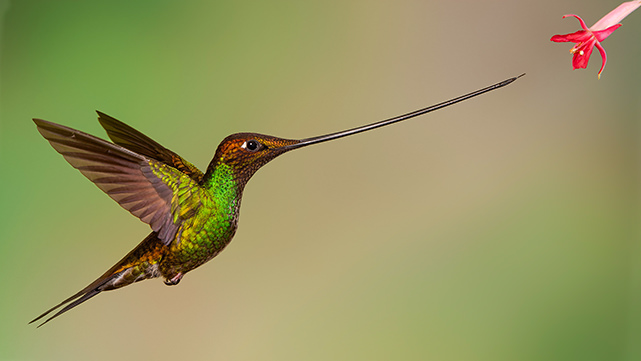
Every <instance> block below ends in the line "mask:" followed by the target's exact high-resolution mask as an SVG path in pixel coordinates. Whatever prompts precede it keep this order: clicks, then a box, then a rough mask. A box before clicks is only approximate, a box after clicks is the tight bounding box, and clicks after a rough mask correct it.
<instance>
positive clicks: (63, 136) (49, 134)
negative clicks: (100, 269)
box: [34, 119, 199, 245]
mask: <svg viewBox="0 0 641 361" xmlns="http://www.w3.org/2000/svg"><path fill="white" fill-rule="evenodd" d="M34 122H35V123H36V125H37V126H38V131H39V132H40V134H42V136H43V137H45V139H47V140H48V141H49V143H51V145H52V146H53V148H54V149H55V150H56V151H57V152H58V153H60V154H62V156H63V157H64V158H65V159H66V160H67V162H69V164H71V165H72V166H73V167H74V168H76V169H78V170H79V171H80V172H81V173H82V174H83V175H84V176H85V177H87V178H88V179H89V180H91V181H92V182H93V183H94V184H96V185H97V186H98V188H100V189H101V190H102V191H104V192H105V193H107V195H109V197H111V198H112V199H113V200H115V201H116V202H118V204H120V205H121V206H122V207H123V208H125V209H126V210H128V211H129V212H130V213H131V214H133V215H134V216H136V217H138V218H140V220H141V221H143V222H145V223H147V224H149V225H150V226H151V228H152V229H153V230H154V231H155V232H158V238H160V240H162V242H163V244H165V245H169V244H170V243H171V242H172V241H173V240H174V238H175V236H176V232H177V231H178V229H179V228H180V225H181V224H182V221H183V220H184V219H185V217H178V216H176V215H175V214H174V213H176V212H180V209H181V204H173V205H172V202H176V201H175V199H176V197H175V196H174V193H175V192H177V191H178V190H180V189H182V188H184V187H196V188H199V186H198V185H197V184H196V182H195V181H194V180H193V179H191V178H189V177H188V176H187V175H185V174H184V173H182V172H180V171H179V170H177V169H175V168H172V167H170V166H169V165H166V164H164V163H161V162H159V161H156V160H153V159H149V158H148V157H145V156H143V155H140V154H138V153H136V152H134V151H132V150H129V149H126V148H124V147H121V146H119V145H116V144H112V143H109V142H107V141H105V140H102V139H100V138H97V137H94V136H93V135H90V134H87V133H84V132H81V131H78V130H75V129H73V128H69V127H65V126H63V125H59V124H56V123H52V122H48V121H46V120H41V119H34ZM183 201H184V202H185V203H186V204H187V205H188V206H189V207H190V208H197V207H198V199H188V200H183Z"/></svg>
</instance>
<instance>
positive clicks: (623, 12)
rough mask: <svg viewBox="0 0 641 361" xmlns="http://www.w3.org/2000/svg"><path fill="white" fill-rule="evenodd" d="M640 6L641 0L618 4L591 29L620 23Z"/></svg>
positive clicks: (599, 28) (602, 28)
mask: <svg viewBox="0 0 641 361" xmlns="http://www.w3.org/2000/svg"><path fill="white" fill-rule="evenodd" d="M639 6H641V0H637V1H628V2H624V3H623V4H621V5H619V6H617V8H616V9H614V10H612V11H610V12H609V13H607V14H606V15H605V16H604V17H602V18H601V20H599V21H597V22H596V23H595V24H594V25H592V27H591V28H590V30H592V31H599V30H604V29H607V28H609V27H610V26H612V25H614V24H618V23H620V22H621V20H623V19H624V18H625V17H626V16H628V15H630V13H631V12H633V11H634V10H636V9H637V8H638V7H639Z"/></svg>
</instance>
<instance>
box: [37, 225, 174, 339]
mask: <svg viewBox="0 0 641 361" xmlns="http://www.w3.org/2000/svg"><path fill="white" fill-rule="evenodd" d="M165 248H166V247H165V246H164V245H163V244H162V241H160V240H159V239H158V237H157V234H156V232H151V233H150V234H149V236H147V237H146V238H145V239H144V240H143V241H142V242H141V243H140V244H139V245H138V246H136V248H134V249H133V250H132V251H131V252H129V253H128V254H127V255H126V256H125V257H124V258H123V259H122V260H120V262H118V263H116V265H114V266H113V267H111V268H110V269H109V270H108V271H107V272H105V273H104V274H103V275H102V276H100V277H99V278H98V279H97V280H95V281H93V282H92V283H91V284H89V285H88V286H87V287H85V288H83V289H82V290H80V291H79V292H78V293H76V294H75V295H73V296H71V297H69V298H67V299H66V300H64V301H62V302H60V303H59V304H57V305H56V306H54V307H52V308H50V309H49V310H47V311H46V312H45V313H43V314H42V315H40V316H38V317H37V318H35V319H34V320H32V321H31V322H29V323H30V324H31V323H34V322H36V321H38V320H40V319H42V318H43V317H45V316H47V315H48V314H50V313H51V312H53V311H55V310H57V309H58V308H60V307H62V306H64V307H63V308H62V309H60V310H59V311H58V312H56V313H55V314H54V315H53V316H51V317H49V318H47V319H46V320H45V321H44V322H43V323H41V324H40V325H38V327H40V326H42V325H44V324H45V323H47V322H49V321H51V320H53V319H54V318H56V317H58V316H60V315H62V314H63V313H65V312H67V311H69V310H70V309H72V308H74V307H76V306H78V305H79V304H81V303H83V302H85V301H87V300H89V299H90V298H92V297H94V296H95V295H97V294H99V293H100V292H102V291H109V290H113V289H117V288H120V287H124V286H127V285H130V284H132V283H134V282H138V281H142V280H145V279H149V278H155V277H160V271H159V269H158V263H159V262H160V259H161V258H162V255H163V250H164V249H165Z"/></svg>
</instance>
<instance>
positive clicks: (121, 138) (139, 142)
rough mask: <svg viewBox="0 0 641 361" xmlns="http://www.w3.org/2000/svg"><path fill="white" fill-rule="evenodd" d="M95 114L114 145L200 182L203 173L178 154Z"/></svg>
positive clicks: (101, 114)
mask: <svg viewBox="0 0 641 361" xmlns="http://www.w3.org/2000/svg"><path fill="white" fill-rule="evenodd" d="M96 113H98V121H99V122H100V125H102V127H103V128H105V130H106V131H107V135H108V136H109V138H110V139H111V140H112V141H113V142H114V143H116V144H118V145H119V146H121V147H125V148H127V149H129V150H131V151H134V152H136V153H138V154H142V155H144V156H146V157H149V158H152V159H155V160H157V161H160V162H163V163H165V164H168V165H170V166H172V167H174V168H176V169H178V170H179V171H181V172H183V173H185V174H187V175H188V176H189V177H191V179H193V180H195V181H196V182H198V183H200V181H202V179H203V172H201V171H200V169H198V168H196V166H194V165H193V164H191V163H189V162H188V161H186V160H185V159H183V158H182V157H181V156H179V155H178V154H176V153H174V152H172V151H171V150H169V149H167V148H165V147H163V146H162V145H160V144H158V142H156V141H154V140H153V139H151V138H149V137H148V136H146V135H144V134H142V133H141V132H139V131H137V130H136V129H134V128H132V127H130V126H128V125H127V124H125V123H123V122H121V121H119V120H118V119H116V118H113V117H110V116H109V115H107V114H104V113H101V112H99V111H96Z"/></svg>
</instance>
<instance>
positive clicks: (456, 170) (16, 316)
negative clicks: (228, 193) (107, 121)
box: [0, 0, 641, 361]
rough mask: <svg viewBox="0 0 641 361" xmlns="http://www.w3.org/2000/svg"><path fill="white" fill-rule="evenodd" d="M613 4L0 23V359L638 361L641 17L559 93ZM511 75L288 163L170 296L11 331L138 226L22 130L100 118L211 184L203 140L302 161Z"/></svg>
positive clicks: (131, 296)
mask: <svg viewBox="0 0 641 361" xmlns="http://www.w3.org/2000/svg"><path fill="white" fill-rule="evenodd" d="M618 4H619V1H579V0H576V1H556V0H555V1H552V0H545V1H528V2H525V1H521V2H516V1H457V2H453V1H449V2H448V1H397V0H394V1H349V2H344V1H336V2H334V1H310V2H305V1H289V2H287V1H269V2H261V1H254V2H233V1H228V2H224V1H215V2H208V3H205V2H189V1H135V2H132V1H108V2H107V1H105V2H97V1H94V2H80V1H55V2H54V1H11V2H9V1H0V13H1V14H3V17H2V21H3V23H2V27H1V32H2V33H1V34H0V35H1V39H2V43H1V64H0V66H1V73H0V81H1V104H0V106H1V108H0V115H1V121H0V157H1V159H0V160H1V163H0V165H1V170H0V173H1V174H0V181H1V182H2V183H1V184H2V187H0V192H1V193H0V196H1V197H2V198H1V199H0V201H1V208H0V230H1V235H0V275H1V277H2V282H1V283H0V292H1V295H2V296H1V298H0V359H1V360H80V359H88V360H89V359H90V360H114V359H121V360H131V359H145V360H148V359H154V360H176V359H182V360H428V359H429V360H453V361H454V360H466V361H467V360H492V361H496V360H520V361H524V360H525V361H527V360H563V361H566V360H582V361H587V360H608V361H612V360H639V359H641V246H640V244H639V238H640V233H639V227H638V224H639V217H640V209H639V208H640V207H639V204H640V203H639V202H640V200H641V197H640V192H639V181H640V163H639V158H640V140H641V134H640V132H639V130H640V127H639V124H640V123H641V72H640V71H639V59H641V45H640V44H641V43H640V41H639V40H640V37H639V36H640V34H641V10H640V11H637V12H636V13H633V14H632V15H631V16H630V17H628V18H627V19H626V20H624V21H623V23H624V26H623V27H622V28H621V29H619V30H617V31H616V32H615V33H614V35H613V36H611V37H610V38H608V39H607V40H606V41H605V43H604V46H605V47H606V49H607V51H608V55H609V57H610V58H609V62H608V66H607V67H606V69H605V72H604V73H603V76H602V79H601V80H597V71H598V68H599V66H600V58H599V56H598V55H597V54H595V55H594V56H593V58H592V61H591V63H590V66H589V68H588V69H587V70H576V71H572V70H571V55H570V54H569V53H568V50H569V49H570V48H571V45H570V44H556V43H552V42H550V41H549V38H550V36H552V35H554V34H564V33H569V32H574V31H576V30H578V28H579V26H578V22H577V21H576V20H574V19H566V20H562V19H561V16H562V15H563V14H566V13H577V14H580V15H581V16H582V17H584V19H585V20H586V22H587V23H588V24H592V23H594V22H596V20H598V19H599V18H600V17H601V16H603V15H604V14H606V13H607V12H609V11H610V10H612V9H613V8H615V7H616V6H617V5H618ZM523 72H526V73H527V76H525V77H524V78H522V79H520V80H518V81H517V82H516V83H514V84H512V85H510V86H509V87H507V88H504V89H501V90H498V91H495V92H493V93H490V94H487V95H484V96H482V97H480V98H476V99H474V100H471V101H467V102H465V103H463V104H459V105H456V106H455V107H452V108H448V109H447V110H441V111H438V112H436V113H433V114H431V115H429V116H423V117H421V118H418V119H414V120H411V121H408V122H406V123H402V124H399V125H395V126H393V127H389V128H385V129H380V130H377V131H374V132H370V133H366V134H362V135H359V136H355V137H350V138H347V139H344V140H341V141H336V142H332V143H331V144H330V143H327V144H323V145H322V146H321V145H319V146H315V147H310V148H306V149H304V150H301V151H297V152H294V153H291V154H287V155H285V156H283V157H282V158H279V159H277V160H276V161H274V162H273V163H271V164H269V165H268V166H266V167H265V169H263V170H261V171H260V172H259V173H258V174H257V175H256V176H255V177H254V179H253V180H252V181H251V182H250V183H249V185H248V187H247V189H246V193H245V198H244V202H243V209H242V217H241V222H240V228H239V230H238V233H237V234H236V237H235V239H234V241H233V242H232V244H231V245H230V246H229V247H228V249H227V250H226V251H225V252H223V253H222V254H221V255H220V256H219V257H217V258H216V259H215V260H214V261H212V262H210V263H208V264H207V265H205V266H203V267H201V268H199V269H197V270H196V271H194V272H192V273H190V274H189V275H188V276H187V277H186V278H185V279H184V280H183V281H182V282H181V284H180V285H179V286H177V287H171V288H170V287H166V286H164V285H163V284H162V282H161V281H160V280H154V281H147V282H143V283H140V284H137V285H136V286H134V287H128V288H125V289H122V290H119V291H117V292H108V293H105V294H102V295H100V296H99V297H96V298H95V299H92V300H91V301H90V302H88V303H86V304H84V305H82V306H81V307H78V308H77V309H75V310H73V312H69V313H68V314H66V315H65V316H64V317H61V318H59V319H57V320H55V322H52V323H50V324H48V325H47V326H46V327H43V328H40V329H37V330H36V329H35V327H33V325H30V326H28V325H27V322H28V321H29V320H31V319H32V318H34V317H35V316H37V315H39V314H40V313H41V312H42V311H44V310H46V309H47V308H49V307H51V306H53V305H54V304H56V303H58V302H59V301H61V300H62V299H64V298H66V297H68V296H69V295H71V294H73V293H75V292H76V291H77V290H79V289H80V288H82V287H84V286H85V285H86V284H88V283H89V282H90V281H92V280H93V279H94V278H95V277H97V276H99V275H100V274H102V272H103V271H104V270H106V269H107V268H109V267H110V266H111V265H112V264H113V263H115V262H116V261H117V260H119V259H120V258H121V257H122V256H123V255H124V254H125V253H127V252H128V251H129V250H130V249H131V248H133V246H135V245H136V244H137V243H138V242H139V241H140V240H141V239H142V238H143V237H144V236H145V235H146V234H147V233H148V231H149V228H148V226H147V225H145V224H143V223H141V222H139V221H138V220H136V219H135V218H133V217H132V216H131V215H130V214H129V213H127V212H125V211H123V210H122V209H121V208H120V207H119V206H118V205H117V204H116V203H115V202H113V201H111V200H110V199H109V198H108V197H106V196H105V195H104V194H102V192H100V191H99V190H98V189H97V188H96V187H95V186H93V185H92V184H91V183H90V182H88V181H87V180H86V179H85V178H84V177H82V176H81V175H80V174H79V173H78V172H77V171H76V170H74V169H73V168H71V167H70V166H69V165H68V164H67V163H66V162H65V161H64V160H63V158H62V157H61V156H60V155H58V154H57V153H56V152H55V151H54V150H53V149H52V148H51V147H50V146H49V144H48V143H47V142H46V141H45V140H44V139H42V137H41V136H40V135H39V134H38V132H37V131H36V128H35V126H34V124H33V123H32V121H31V120H30V119H31V118H33V117H40V118H44V119H48V120H51V121H55V122H59V123H63V124H66V125H69V126H71V127H74V128H77V129H81V130H83V131H86V132H89V133H92V134H96V135H99V136H101V137H104V136H105V133H104V131H103V130H102V129H101V127H100V125H99V124H98V122H97V121H96V114H95V113H94V110H96V109H97V110H101V111H103V112H106V113H107V114H110V115H112V116H114V117H116V118H119V119H121V120H123V121H125V122H126V123H128V124H130V125H132V126H134V127H135V128H137V129H139V130H141V131H142V132H144V133H146V134H147V135H149V136H151V137H152V138H153V139H155V140H157V141H158V142H160V143H161V144H163V145H165V146H166V147H168V148H170V149H172V150H174V151H176V152H177V153H179V154H181V155H182V156H184V157H185V158H187V159H189V160H190V161H192V162H193V163H195V164H196V165H198V166H200V167H201V168H205V167H206V166H207V164H208V162H209V160H210V158H211V156H212V155H213V152H214V150H215V148H216V146H217V145H218V143H219V141H220V140H221V139H222V138H224V137H225V136H226V135H228V134H230V133H235V132H239V131H255V132H261V133H266V134H272V135H277V136H282V137H291V138H299V137H300V138H303V137H308V136H313V135H318V134H323V133H328V132H333V131H337V130H342V129H346V128H351V127H354V126H358V125H362V124H366V123H369V122H372V121H376V120H380V119H383V118H388V117H391V116H395V115H398V114H402V113H405V112H408V111H412V110H415V109H418V108H421V107H424V106H427V105H431V104H434V103H437V102H440V101H443V100H446V99H448V98H451V97H454V96H458V95H460V94H463V93H467V92H469V91H472V90H476V89H478V88H481V87H484V86H486V85H489V84H492V83H495V82H498V81H500V80H503V79H505V78H509V77H511V76H515V75H518V74H520V73H523Z"/></svg>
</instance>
